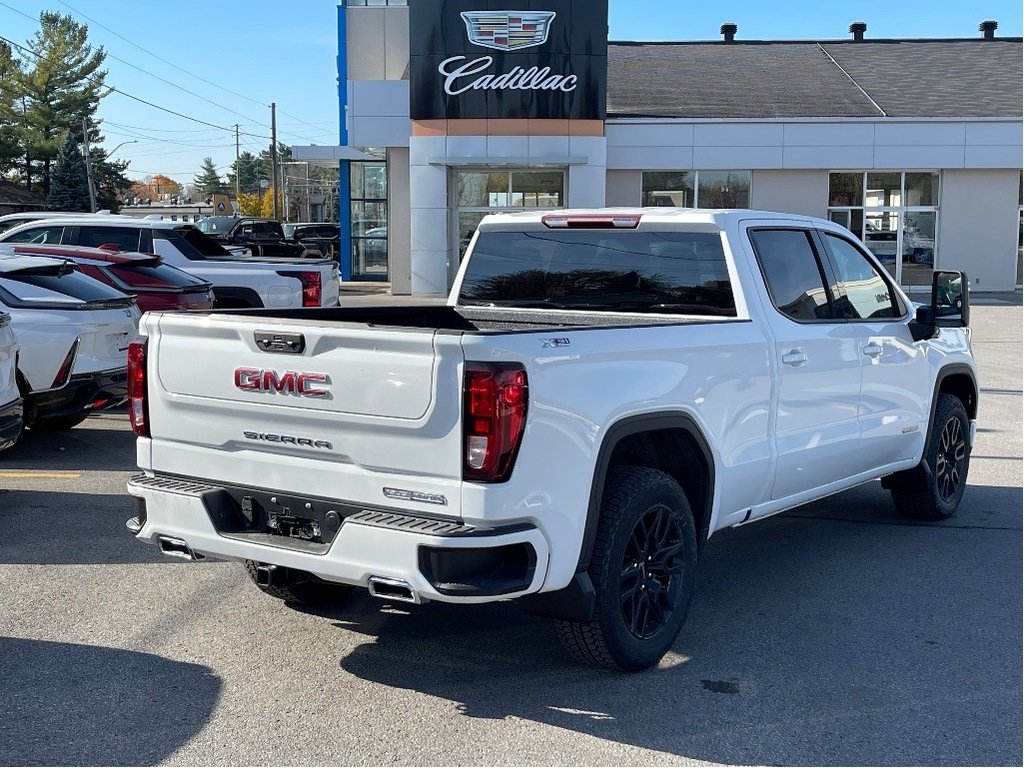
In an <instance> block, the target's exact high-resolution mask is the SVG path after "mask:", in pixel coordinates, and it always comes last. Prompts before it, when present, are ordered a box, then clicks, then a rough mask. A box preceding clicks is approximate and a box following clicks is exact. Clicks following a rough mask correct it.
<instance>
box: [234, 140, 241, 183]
mask: <svg viewBox="0 0 1024 768" xmlns="http://www.w3.org/2000/svg"><path fill="white" fill-rule="evenodd" d="M240 171H241V168H239V166H238V123H235V200H237V199H238V191H239V187H238V177H239V176H240V175H241V174H240Z"/></svg>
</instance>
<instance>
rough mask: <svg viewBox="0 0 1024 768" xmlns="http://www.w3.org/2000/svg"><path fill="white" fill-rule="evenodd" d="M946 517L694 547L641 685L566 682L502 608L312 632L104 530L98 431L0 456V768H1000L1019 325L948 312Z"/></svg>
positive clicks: (741, 532)
mask: <svg viewBox="0 0 1024 768" xmlns="http://www.w3.org/2000/svg"><path fill="white" fill-rule="evenodd" d="M973 312H974V314H973V326H974V342H975V352H976V355H977V357H978V361H979V365H980V371H981V386H982V394H981V397H982V400H981V414H980V419H979V421H980V431H979V435H978V440H977V444H976V446H975V449H974V455H973V458H972V462H971V468H970V487H969V488H968V491H967V494H966V495H965V497H964V501H963V503H962V505H961V508H960V510H959V512H958V513H957V514H956V515H955V516H954V517H953V518H951V519H949V520H947V521H944V522H943V523H939V524H930V525H922V524H913V523H908V522H906V521H904V520H902V519H900V518H898V517H897V516H896V514H895V512H894V510H893V508H892V506H891V504H890V503H889V499H888V494H887V493H886V492H884V491H882V490H881V489H880V488H879V487H878V485H877V484H869V485H866V486H862V487H860V488H857V489H855V490H853V491H850V492H848V493H846V494H843V495H842V496H840V497H837V498H835V499H831V500H828V501H825V502H819V503H816V504H812V505H808V506H806V507H802V508H800V509H798V510H795V511H793V512H790V513H787V514H785V515H782V516H779V517H775V518H772V519H770V520H767V521H765V522H761V523H758V524H756V525H751V526H748V527H744V528H739V529H734V530H730V531H727V532H724V533H722V534H719V535H717V536H716V537H715V538H714V539H713V540H712V542H711V543H710V545H709V547H708V549H707V551H706V556H705V559H704V560H703V562H702V572H701V574H700V577H699V582H698V587H697V597H696V599H695V603H694V605H693V608H692V610H691V614H690V619H689V621H688V623H687V625H686V627H685V628H684V631H683V633H682V635H681V636H680V638H679V640H678V641H677V643H676V645H675V647H674V649H673V651H672V652H671V653H670V654H669V656H668V657H667V658H666V659H665V660H664V662H663V663H662V665H661V666H659V667H658V668H657V669H654V670H651V671H649V672H646V673H642V674H636V675H623V674H613V673H607V672H599V671H594V670H591V669H588V668H585V667H581V666H577V665H575V664H574V663H572V662H571V661H570V660H569V659H568V657H566V656H565V655H564V654H563V652H562V651H561V649H560V647H559V645H558V642H557V639H556V638H555V635H554V631H553V629H552V628H551V627H550V626H549V624H548V623H547V622H545V621H543V620H541V619H537V618H532V617H530V616H526V615H524V614H522V613H520V612H518V611H517V610H516V609H514V608H513V607H511V606H507V605H500V604H499V605H491V606H481V607H474V608H453V607H449V606H445V605H441V604H436V603H435V604H429V605H424V606H418V607H414V608H413V609H412V610H408V609H405V608H398V607H394V606H388V605H386V604H382V603H380V602H378V601H374V600H373V599H371V598H369V597H368V596H366V595H363V594H359V595H358V596H356V597H354V598H353V599H351V600H350V601H349V602H347V603H346V604H344V605H342V606H339V607H338V608H336V609H332V610H330V611H324V612H319V613H310V612H303V611H300V610H296V609H294V608H292V607H290V606H288V605H285V604H283V603H280V602H278V601H275V600H273V599H271V598H269V597H266V596H264V595H262V594H261V593H259V592H258V591H257V590H256V588H255V587H254V586H252V585H251V584H250V583H249V581H248V577H247V576H246V575H245V573H244V572H243V570H242V569H241V567H239V566H238V565H234V564H230V563H218V562H203V563H186V562H184V561H173V560H168V559H166V558H163V557H162V556H160V555H159V554H158V553H157V551H156V550H155V549H153V548H150V547H146V546H143V545H141V544H139V543H137V542H136V541H134V540H133V539H132V538H131V537H130V535H129V534H128V533H127V532H126V530H125V528H124V521H125V519H126V518H128V517H130V516H131V515H132V514H134V504H133V502H132V500H131V499H130V498H129V497H128V496H127V495H126V494H125V491H124V485H125V481H126V480H127V478H128V476H129V475H130V474H131V473H132V471H133V465H134V441H133V436H132V434H131V432H130V430H129V428H128V424H127V421H126V418H125V417H124V416H121V415H113V414H112V415H101V416H97V417H93V418H91V419H89V420H88V421H87V422H86V423H85V424H84V425H82V426H80V427H78V428H76V429H74V430H72V431H70V432H66V433H63V434H56V435H52V434H51V435H47V434H39V435H30V436H29V437H28V438H27V439H26V442H25V443H24V444H22V445H20V446H19V447H18V448H17V449H16V450H15V451H12V452H8V453H7V454H4V455H3V456H2V457H0V764H2V765H25V764H53V765H58V764H105V765H118V764H153V763H166V764H194V765H214V764H251V765H293V764H295V765H300V764H301V765H317V764H351V765H360V764H399V765H462V764H550V765H650V764H657V765H675V764H708V763H731V764H744V765H746V764H792V765H862V764H869V765H920V764H924V765H1021V762H1022V750H1021V744H1022V729H1021V697H1022V691H1021V674H1022V671H1021V657H1022V646H1021V616H1022V606H1021V574H1022V535H1021V528H1022V526H1021V523H1022V513H1021V499H1022V496H1021V493H1022V491H1021V468H1022V457H1021V446H1022V427H1021V424H1022V410H1021V409H1022V401H1021V381H1022V363H1021V323H1022V315H1021V307H1020V306H1019V305H1008V304H998V305H992V306H976V307H974V310H973Z"/></svg>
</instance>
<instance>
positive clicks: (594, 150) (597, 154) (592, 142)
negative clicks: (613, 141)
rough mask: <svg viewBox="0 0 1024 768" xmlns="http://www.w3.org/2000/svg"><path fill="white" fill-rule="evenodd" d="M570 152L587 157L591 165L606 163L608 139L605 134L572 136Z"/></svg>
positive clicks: (572, 154) (575, 155)
mask: <svg viewBox="0 0 1024 768" xmlns="http://www.w3.org/2000/svg"><path fill="white" fill-rule="evenodd" d="M569 154H570V155H571V156H572V157H585V158H586V159H587V163H589V164H590V165H606V164H607V157H608V141H607V139H605V137H604V136H570V137H569Z"/></svg>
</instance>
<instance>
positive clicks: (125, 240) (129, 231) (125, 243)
mask: <svg viewBox="0 0 1024 768" xmlns="http://www.w3.org/2000/svg"><path fill="white" fill-rule="evenodd" d="M78 244H79V245H85V246H90V247H92V248H98V247H99V246H101V245H116V246H117V247H118V248H119V249H120V250H122V251H137V250H139V230H138V228H136V227H90V226H84V225H83V226H82V227H81V228H80V229H79V230H78Z"/></svg>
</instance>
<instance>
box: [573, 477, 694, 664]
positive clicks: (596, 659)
mask: <svg viewBox="0 0 1024 768" xmlns="http://www.w3.org/2000/svg"><path fill="white" fill-rule="evenodd" d="M696 568H697V539H696V533H695V529H694V524H693V515H692V513H691V512H690V504H689V502H688V500H687V498H686V494H685V493H684V492H683V489H682V488H680V487H679V483H677V482H676V481H675V480H674V479H673V478H672V477H671V476H669V475H667V474H666V473H664V472H661V471H659V470H656V469H649V468H646V467H616V468H614V469H613V470H612V471H611V472H610V473H609V475H608V480H607V482H606V485H605V492H604V497H603V499H602V501H601V517H600V520H599V522H598V529H597V538H596V540H595V542H594V552H593V555H592V557H591V561H590V566H589V568H588V572H589V574H590V578H591V580H592V582H593V584H594V591H595V592H596V599H595V613H596V618H595V619H594V620H593V621H589V622H573V621H561V620H559V621H557V623H556V626H557V629H558V636H559V639H560V640H561V641H562V644H563V646H565V649H566V650H567V651H568V652H569V653H570V654H571V655H572V656H573V657H574V658H576V659H577V660H579V661H582V662H585V663H587V664H592V665H594V666H597V667H604V668H608V669H621V670H625V671H628V672H634V671H639V670H642V669H647V668H648V667H651V666H654V665H655V664H657V663H658V661H659V660H660V659H661V657H662V656H664V655H665V653H666V652H667V651H668V649H669V648H671V646H672V643H674V642H675V640H676V637H678V636H679V632H680V630H681V629H682V627H683V622H684V621H685V620H686V614H687V611H688V610H689V607H690V600H691V598H692V597H693V586H694V580H695V574H696Z"/></svg>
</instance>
